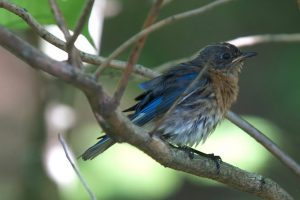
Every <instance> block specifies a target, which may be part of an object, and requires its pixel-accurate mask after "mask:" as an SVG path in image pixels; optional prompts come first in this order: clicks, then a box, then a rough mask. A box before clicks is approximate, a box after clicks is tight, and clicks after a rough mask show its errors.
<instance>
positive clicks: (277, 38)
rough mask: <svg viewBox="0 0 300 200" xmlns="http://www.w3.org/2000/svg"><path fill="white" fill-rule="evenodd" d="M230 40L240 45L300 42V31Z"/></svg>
mask: <svg viewBox="0 0 300 200" xmlns="http://www.w3.org/2000/svg"><path fill="white" fill-rule="evenodd" d="M228 42H229V43H231V44H233V45H236V46H238V47H246V46H253V45H258V44H264V43H270V42H287V43H289V42H300V33H284V34H262V35H250V36H244V37H238V38H235V39H233V40H229V41H228Z"/></svg>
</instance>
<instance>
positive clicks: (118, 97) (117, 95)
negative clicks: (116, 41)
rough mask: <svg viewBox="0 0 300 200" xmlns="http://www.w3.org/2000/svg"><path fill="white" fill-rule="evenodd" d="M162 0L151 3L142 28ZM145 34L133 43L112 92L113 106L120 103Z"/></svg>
mask: <svg viewBox="0 0 300 200" xmlns="http://www.w3.org/2000/svg"><path fill="white" fill-rule="evenodd" d="M163 2H164V0H156V2H155V3H154V4H153V6H152V8H151V9H150V11H149V14H148V17H147V19H146V20H145V22H144V24H143V29H145V28H147V27H149V26H150V25H151V24H153V22H154V21H155V20H156V17H157V16H158V13H159V10H160V7H161V6H162V3H163ZM147 36H148V35H147V34H146V35H144V36H143V37H141V38H140V39H139V40H138V41H137V42H136V43H135V45H134V47H133V50H132V52H131V55H130V56H129V60H128V63H127V66H126V68H125V69H124V71H123V75H122V78H121V80H120V82H119V84H118V86H117V90H116V91H115V93H114V97H113V101H114V106H115V107H117V106H119V104H120V100H121V98H122V96H123V94H124V92H125V89H126V87H127V85H128V80H129V76H130V75H131V73H132V71H133V68H134V65H135V64H136V62H137V60H138V58H139V57H140V53H141V51H142V49H143V47H144V44H145V42H146V39H147ZM98 75H99V73H98Z"/></svg>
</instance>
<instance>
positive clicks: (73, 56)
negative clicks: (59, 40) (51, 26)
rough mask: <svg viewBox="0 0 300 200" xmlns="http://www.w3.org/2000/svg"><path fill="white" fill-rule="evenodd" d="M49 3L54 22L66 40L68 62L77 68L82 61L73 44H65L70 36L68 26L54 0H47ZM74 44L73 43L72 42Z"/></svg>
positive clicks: (80, 66) (80, 65)
mask: <svg viewBox="0 0 300 200" xmlns="http://www.w3.org/2000/svg"><path fill="white" fill-rule="evenodd" d="M49 4H50V7H51V10H52V12H53V14H54V17H55V21H56V24H57V25H58V27H59V28H60V30H61V31H62V32H63V34H64V37H65V40H66V41H67V42H66V50H67V53H68V57H69V58H68V62H69V63H71V64H72V65H73V66H75V67H77V68H82V63H81V60H80V57H79V52H78V50H77V49H75V48H73V45H71V46H70V47H69V46H68V45H67V44H68V43H69V40H70V39H71V38H72V36H71V34H70V32H69V29H68V26H67V24H66V22H65V19H64V16H63V14H62V12H61V10H60V8H59V6H58V4H57V1H56V0H49ZM73 44H74V43H73Z"/></svg>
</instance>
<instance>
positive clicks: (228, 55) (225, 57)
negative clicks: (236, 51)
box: [221, 53, 231, 60]
mask: <svg viewBox="0 0 300 200" xmlns="http://www.w3.org/2000/svg"><path fill="white" fill-rule="evenodd" d="M221 58H222V59H224V60H228V59H230V58H231V55H230V54H229V53H223V54H222V55H221Z"/></svg>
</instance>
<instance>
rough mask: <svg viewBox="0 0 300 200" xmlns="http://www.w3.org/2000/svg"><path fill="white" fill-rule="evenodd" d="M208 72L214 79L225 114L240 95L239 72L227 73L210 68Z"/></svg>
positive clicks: (218, 100) (217, 94) (219, 102)
mask: <svg viewBox="0 0 300 200" xmlns="http://www.w3.org/2000/svg"><path fill="white" fill-rule="evenodd" d="M208 73H209V75H210V77H211V79H212V83H213V89H214V91H215V95H216V99H217V103H218V106H219V108H220V110H221V112H222V113H223V114H225V112H226V111H227V110H229V109H230V107H231V105H232V103H233V102H235V101H236V98H237V95H238V91H239V87H238V74H232V73H228V74H226V73H223V72H219V71H215V70H210V71H209V72H208Z"/></svg>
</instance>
